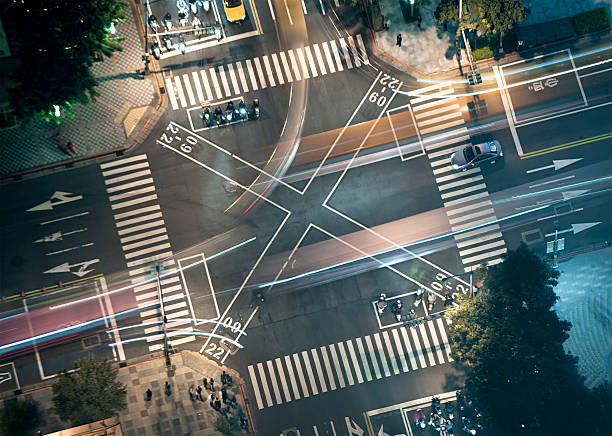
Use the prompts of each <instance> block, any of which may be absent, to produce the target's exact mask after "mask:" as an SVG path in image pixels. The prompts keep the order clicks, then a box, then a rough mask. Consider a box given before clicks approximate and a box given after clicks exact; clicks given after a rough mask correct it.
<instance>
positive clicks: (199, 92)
mask: <svg viewBox="0 0 612 436" xmlns="http://www.w3.org/2000/svg"><path fill="white" fill-rule="evenodd" d="M191 76H192V77H193V84H194V85H195V89H196V94H197V96H198V102H201V101H204V100H206V99H205V98H204V94H203V93H202V86H201V85H200V78H199V76H198V72H197V71H192V72H191Z"/></svg>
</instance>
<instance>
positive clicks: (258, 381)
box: [248, 318, 452, 409]
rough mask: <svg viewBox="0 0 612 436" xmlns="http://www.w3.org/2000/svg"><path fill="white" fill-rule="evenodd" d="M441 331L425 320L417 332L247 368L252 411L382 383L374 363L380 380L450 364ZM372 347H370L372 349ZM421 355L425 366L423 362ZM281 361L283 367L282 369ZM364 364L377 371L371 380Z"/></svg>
mask: <svg viewBox="0 0 612 436" xmlns="http://www.w3.org/2000/svg"><path fill="white" fill-rule="evenodd" d="M446 328H447V322H445V321H444V320H443V319H442V318H438V319H436V320H429V321H427V322H426V323H425V324H421V325H419V327H418V328H408V329H407V328H406V327H403V326H402V327H399V328H395V329H391V330H385V331H383V332H382V333H378V332H377V333H374V334H371V335H367V336H365V337H363V338H361V337H358V338H355V339H348V340H344V341H339V342H335V343H331V344H329V345H326V346H322V347H318V348H310V349H306V350H301V351H298V352H295V353H293V354H287V355H285V356H284V357H283V358H281V357H276V358H273V359H270V360H267V361H266V362H257V363H256V364H253V365H248V372H249V376H250V377H251V386H252V387H253V390H254V391H255V399H256V401H257V406H258V407H259V408H260V409H262V408H264V407H272V406H275V405H280V404H282V403H283V402H286V403H288V402H290V401H292V400H299V399H300V398H308V397H311V396H316V395H319V394H323V393H326V392H327V391H328V390H329V391H334V390H336V389H343V388H349V387H351V386H354V385H356V384H361V383H364V382H370V381H373V380H379V379H381V378H383V375H382V374H381V372H380V367H379V366H378V364H379V363H380V364H381V365H382V367H383V369H382V371H383V372H384V377H390V376H393V375H399V374H402V373H406V372H409V371H410V367H411V368H412V370H418V369H420V368H427V367H428V366H435V365H438V364H444V363H447V362H451V361H452V359H451V358H450V346H449V344H448V337H447V335H446V331H445V329H446ZM407 330H410V331H411V334H412V339H410V338H409V334H408V332H407ZM372 338H373V340H372ZM363 340H365V343H366V345H365V346H364V344H363ZM353 342H354V343H353ZM421 342H422V344H421ZM373 343H374V344H375V345H372V344H373ZM411 343H412V344H414V346H412V345H411ZM355 344H356V346H355ZM365 347H367V348H368V349H369V352H368V351H366V349H365ZM368 353H369V356H370V359H369V360H368V358H367V355H368ZM425 353H427V360H428V361H426V360H425ZM445 353H446V354H445ZM358 354H359V356H360V357H358V356H357V355H358ZM415 357H418V359H419V361H420V362H417V360H416V358H415ZM321 359H322V362H321ZM283 361H284V362H285V365H283V364H282V363H283ZM408 362H410V367H409V364H408ZM370 365H372V367H373V368H374V369H375V371H377V372H376V374H375V377H373V375H372V373H371V372H370ZM255 368H257V370H255ZM390 368H391V369H390ZM364 373H365V378H364ZM326 379H327V381H328V383H329V385H328V384H327V382H326ZM279 381H280V383H279ZM336 382H337V384H336ZM289 384H291V389H290V388H289ZM298 384H299V388H298ZM281 388H282V391H283V393H282V394H281ZM300 391H301V392H300ZM258 398H259V400H257V399H258Z"/></svg>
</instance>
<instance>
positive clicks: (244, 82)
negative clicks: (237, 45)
mask: <svg viewBox="0 0 612 436" xmlns="http://www.w3.org/2000/svg"><path fill="white" fill-rule="evenodd" d="M235 65H236V71H238V77H240V84H241V85H242V91H243V92H249V85H248V84H247V80H246V77H245V75H244V69H243V68H242V62H236V64H235Z"/></svg>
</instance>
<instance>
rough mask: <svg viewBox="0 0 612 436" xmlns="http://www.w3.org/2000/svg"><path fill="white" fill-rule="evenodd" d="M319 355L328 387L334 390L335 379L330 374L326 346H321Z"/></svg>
mask: <svg viewBox="0 0 612 436" xmlns="http://www.w3.org/2000/svg"><path fill="white" fill-rule="evenodd" d="M321 356H323V363H324V364H325V371H327V378H328V380H329V387H330V389H331V390H332V391H335V390H336V381H335V380H334V376H333V375H331V374H333V373H332V370H331V365H330V364H329V357H328V356H327V348H325V347H321Z"/></svg>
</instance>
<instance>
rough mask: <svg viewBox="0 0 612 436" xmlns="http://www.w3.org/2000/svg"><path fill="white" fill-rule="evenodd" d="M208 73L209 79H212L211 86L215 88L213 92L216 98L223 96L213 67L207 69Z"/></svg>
mask: <svg viewBox="0 0 612 436" xmlns="http://www.w3.org/2000/svg"><path fill="white" fill-rule="evenodd" d="M208 75H209V76H210V80H212V83H213V87H214V88H215V93H216V95H217V98H218V99H221V98H223V94H221V87H220V86H219V81H218V80H217V75H216V74H215V69H214V68H209V69H208Z"/></svg>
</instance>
